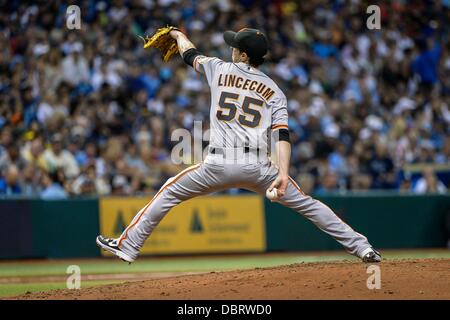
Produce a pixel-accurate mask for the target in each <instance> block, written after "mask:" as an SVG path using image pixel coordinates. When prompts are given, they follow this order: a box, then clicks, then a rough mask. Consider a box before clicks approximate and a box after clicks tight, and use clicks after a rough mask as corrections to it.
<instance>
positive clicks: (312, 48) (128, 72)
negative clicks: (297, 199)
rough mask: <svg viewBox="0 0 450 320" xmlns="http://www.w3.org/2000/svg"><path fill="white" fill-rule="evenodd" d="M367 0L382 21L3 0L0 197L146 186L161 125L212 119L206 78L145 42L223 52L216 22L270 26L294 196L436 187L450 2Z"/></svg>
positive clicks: (150, 186)
mask: <svg viewBox="0 0 450 320" xmlns="http://www.w3.org/2000/svg"><path fill="white" fill-rule="evenodd" d="M372 2H374V3H371V4H378V5H379V7H380V8H381V29H379V30H371V29H368V28H367V26H366V20H367V18H368V17H369V15H368V14H366V7H367V5H368V4H367V3H366V2H365V1H358V0H354V1H343V0H309V1H264V0H263V1H252V0H242V1H231V0H215V1H195V0H192V1H177V0H142V1H139V0H129V1H126V0H111V1H91V0H85V1H80V8H81V19H82V21H81V29H79V30H77V29H74V30H70V29H68V28H67V26H66V8H67V4H65V2H63V1H46V2H41V4H39V5H37V4H28V3H27V2H22V1H17V0H12V1H6V0H4V1H0V3H1V6H2V10H1V12H0V195H2V196H25V197H42V198H44V199H51V198H66V197H71V196H91V195H132V194H133V195H135V194H145V195H149V194H152V193H154V191H155V190H157V189H159V188H160V187H161V185H162V184H163V183H164V182H165V180H166V179H167V178H168V177H170V176H172V175H174V174H176V173H178V172H179V171H180V169H181V167H180V166H179V165H175V164H174V163H173V162H172V161H171V158H170V154H171V149H172V147H173V146H174V144H175V143H176V142H174V141H171V139H170V137H171V133H172V132H173V130H175V129H177V128H186V129H188V130H192V127H193V124H194V121H204V125H203V127H204V129H206V128H207V126H208V125H207V122H208V117H209V89H208V87H207V83H206V81H205V80H204V79H203V78H202V77H201V76H199V75H198V74H196V73H195V72H194V71H193V70H192V69H191V68H188V67H186V65H185V64H184V63H183V62H182V60H181V59H180V58H179V57H178V56H177V57H176V58H174V59H172V60H171V61H170V62H169V63H163V61H162V59H161V57H160V56H159V54H158V52H157V51H156V50H143V48H142V41H141V39H139V38H138V37H137V35H144V34H151V33H152V32H154V30H155V29H157V28H158V27H161V26H165V25H167V24H169V25H176V26H179V27H180V28H182V29H183V30H184V31H185V32H186V33H187V34H188V35H189V36H190V38H191V40H192V41H193V43H195V44H196V45H198V48H199V49H200V50H201V51H202V52H204V53H205V54H207V55H210V56H218V57H221V58H222V59H224V60H230V58H231V51H230V48H229V47H227V46H226V45H225V44H224V42H223V39H222V33H223V31H224V30H228V29H232V30H239V29H241V28H243V27H249V26H250V27H254V28H259V29H261V30H263V31H264V32H265V33H266V34H267V37H268V39H269V44H270V53H269V54H268V55H267V57H266V63H265V64H264V65H263V66H262V70H263V71H264V72H266V73H267V74H269V75H270V76H271V77H272V78H273V79H274V80H275V82H276V83H277V84H278V85H279V87H280V88H282V89H283V90H284V92H285V93H286V96H287V98H288V109H289V114H290V122H289V127H290V131H291V140H292V146H293V147H292V152H293V153H292V163H291V175H292V176H293V177H295V178H297V181H298V182H299V184H300V185H301V186H302V188H303V189H304V191H305V192H307V193H315V194H323V193H326V192H332V191H338V190H369V189H394V190H403V191H414V192H418V193H422V192H441V193H443V192H447V188H448V185H447V186H446V185H445V183H444V182H443V181H441V180H440V179H439V178H438V177H437V175H436V173H435V172H434V169H433V166H432V165H436V164H441V165H448V164H450V134H449V133H450V110H449V105H450V41H449V34H450V22H449V21H450V2H449V1H447V0H434V1H431V0H429V1H413V0H405V1H395V0H392V1H378V2H377V1H372ZM191 160H192V162H195V161H198V159H191ZM417 163H424V164H428V165H427V166H425V168H424V170H423V175H422V177H421V178H420V179H419V180H418V181H416V182H415V183H412V182H411V179H410V178H408V176H407V175H405V174H402V172H403V168H404V167H405V165H409V164H417Z"/></svg>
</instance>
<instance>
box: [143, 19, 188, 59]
mask: <svg viewBox="0 0 450 320" xmlns="http://www.w3.org/2000/svg"><path fill="white" fill-rule="evenodd" d="M172 30H178V31H180V30H179V29H178V28H176V27H172V26H167V27H164V28H159V29H158V30H156V32H155V34H154V35H153V36H151V37H148V36H146V37H145V38H144V37H141V38H142V39H143V40H144V49H147V48H156V49H158V50H159V51H160V52H161V56H162V58H163V61H164V62H167V61H169V60H170V58H172V56H173V55H175V54H177V53H178V45H177V41H176V40H175V39H173V38H172V36H171V35H170V31H172Z"/></svg>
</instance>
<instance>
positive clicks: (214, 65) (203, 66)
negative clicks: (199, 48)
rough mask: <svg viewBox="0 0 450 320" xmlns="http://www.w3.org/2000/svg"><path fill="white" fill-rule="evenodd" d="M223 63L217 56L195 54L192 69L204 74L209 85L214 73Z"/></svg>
mask: <svg viewBox="0 0 450 320" xmlns="http://www.w3.org/2000/svg"><path fill="white" fill-rule="evenodd" d="M223 63H224V62H223V61H222V60H220V59H219V58H215V57H206V56H197V57H196V58H195V60H194V69H195V71H197V72H199V73H203V74H205V76H206V80H207V81H208V84H209V85H211V82H212V79H213V77H214V74H215V73H216V71H217V69H218V68H219V67H220V65H222V64H223Z"/></svg>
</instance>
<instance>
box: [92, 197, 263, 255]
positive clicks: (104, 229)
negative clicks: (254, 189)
mask: <svg viewBox="0 0 450 320" xmlns="http://www.w3.org/2000/svg"><path fill="white" fill-rule="evenodd" d="M149 200H150V199H143V198H105V199H100V230H101V233H102V234H103V235H105V236H107V237H119V236H120V235H121V233H122V232H123V230H125V228H126V227H127V226H128V224H129V223H130V222H131V220H132V219H133V217H134V216H135V215H136V213H137V212H138V211H139V210H140V209H141V208H142V207H144V206H145V205H146V204H147V203H148V201H149ZM265 248H266V238H265V220H264V203H263V199H262V198H260V197H258V196H253V195H252V196H233V197H230V196H206V197H200V198H194V199H191V200H189V201H186V202H183V203H181V204H180V205H178V206H176V207H175V208H173V209H172V210H170V211H169V213H168V214H167V215H166V216H165V217H164V219H163V220H162V221H161V223H160V224H159V225H158V226H157V227H156V229H155V230H154V231H153V233H152V234H151V236H150V237H149V238H148V239H147V241H146V242H145V244H144V247H143V248H142V250H141V253H142V254H145V253H151V254H175V253H214V252H250V251H264V250H265Z"/></svg>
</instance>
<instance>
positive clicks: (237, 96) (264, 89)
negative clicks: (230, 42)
mask: <svg viewBox="0 0 450 320" xmlns="http://www.w3.org/2000/svg"><path fill="white" fill-rule="evenodd" d="M194 68H195V69H196V70H197V71H199V72H201V73H204V74H205V76H206V79H207V81H208V84H209V86H210V88H211V112H210V121H211V137H210V146H211V148H210V153H209V154H208V156H207V157H206V159H205V161H203V162H202V163H200V164H197V165H194V166H192V167H189V168H187V169H185V170H183V171H182V172H180V173H179V174H178V175H176V176H175V177H172V178H170V179H169V180H168V181H167V182H166V183H165V184H164V185H163V186H162V187H161V189H160V190H159V191H158V192H157V194H156V195H155V196H154V197H153V199H152V200H151V201H150V202H149V203H148V204H147V205H146V206H145V207H144V208H142V209H141V210H140V211H139V212H138V213H137V215H136V216H135V217H134V219H133V221H132V222H131V224H130V225H129V226H128V227H127V228H126V230H125V231H124V232H123V233H122V235H121V236H120V238H119V239H118V242H119V247H120V249H121V250H122V251H123V252H125V253H126V254H128V255H129V256H130V257H132V258H133V259H136V258H137V256H138V254H139V250H140V249H141V247H142V246H143V245H144V242H145V240H146V239H147V238H148V237H149V236H150V235H151V233H152V231H153V230H154V228H155V227H156V226H157V225H158V223H159V222H160V221H161V220H162V219H163V218H164V216H165V215H166V214H167V213H168V212H169V210H170V209H171V208H173V207H174V206H176V205H177V204H179V203H180V202H182V201H185V200H188V199H191V198H193V197H196V196H201V195H205V194H208V193H211V192H216V191H219V190H224V189H228V188H243V189H248V190H251V191H254V192H256V193H258V194H260V195H265V193H266V190H267V188H269V186H270V185H271V183H272V182H273V181H274V180H275V178H276V176H277V174H278V168H277V167H276V166H275V165H274V164H273V163H272V162H271V161H270V159H269V158H268V157H267V153H266V152H260V150H261V149H263V150H264V149H266V148H267V147H268V142H266V141H267V138H266V137H267V132H268V131H270V130H278V129H280V128H287V125H288V113H287V107H286V97H285V95H284V94H283V92H281V90H280V89H279V88H278V87H277V86H276V84H275V83H274V82H273V81H272V80H271V79H270V78H269V77H268V76H267V75H265V74H264V73H262V72H261V71H259V70H257V69H255V68H252V67H249V66H248V65H246V64H244V63H230V62H224V61H222V60H220V59H218V58H210V57H205V56H199V57H197V58H196V59H195V61H194ZM242 147H245V148H242ZM230 150H231V151H232V152H228V151H230ZM236 150H239V151H236ZM242 159H245V161H242ZM229 160H231V161H229ZM277 201H278V202H280V203H281V204H283V205H285V206H287V207H289V208H291V209H293V210H295V211H296V212H298V213H300V214H302V215H303V216H304V217H306V218H307V219H309V220H310V221H312V222H313V223H314V224H315V225H316V226H317V227H318V228H319V229H321V230H322V231H324V232H326V233H327V234H329V235H331V236H332V237H333V238H334V239H336V241H338V242H339V243H341V244H342V245H343V246H344V248H345V249H346V250H347V251H348V252H349V253H351V254H353V255H356V256H358V257H362V256H363V255H364V254H365V253H366V252H367V250H368V249H370V248H371V245H370V244H369V243H368V241H367V238H366V237H364V236H363V235H361V234H359V233H357V232H356V231H354V230H353V229H352V228H351V227H349V226H348V225H347V224H346V223H344V222H343V221H342V220H341V219H340V218H339V217H338V216H336V214H334V212H333V211H332V210H331V209H330V208H329V207H328V206H326V205H325V204H323V203H322V202H320V201H318V200H315V199H313V198H312V197H310V196H309V195H306V194H305V193H304V192H303V191H302V190H301V188H300V187H299V186H298V184H297V183H296V182H295V181H294V180H293V179H292V178H291V177H289V183H288V187H287V190H286V193H285V195H284V196H283V197H282V198H280V199H278V200H277Z"/></svg>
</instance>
